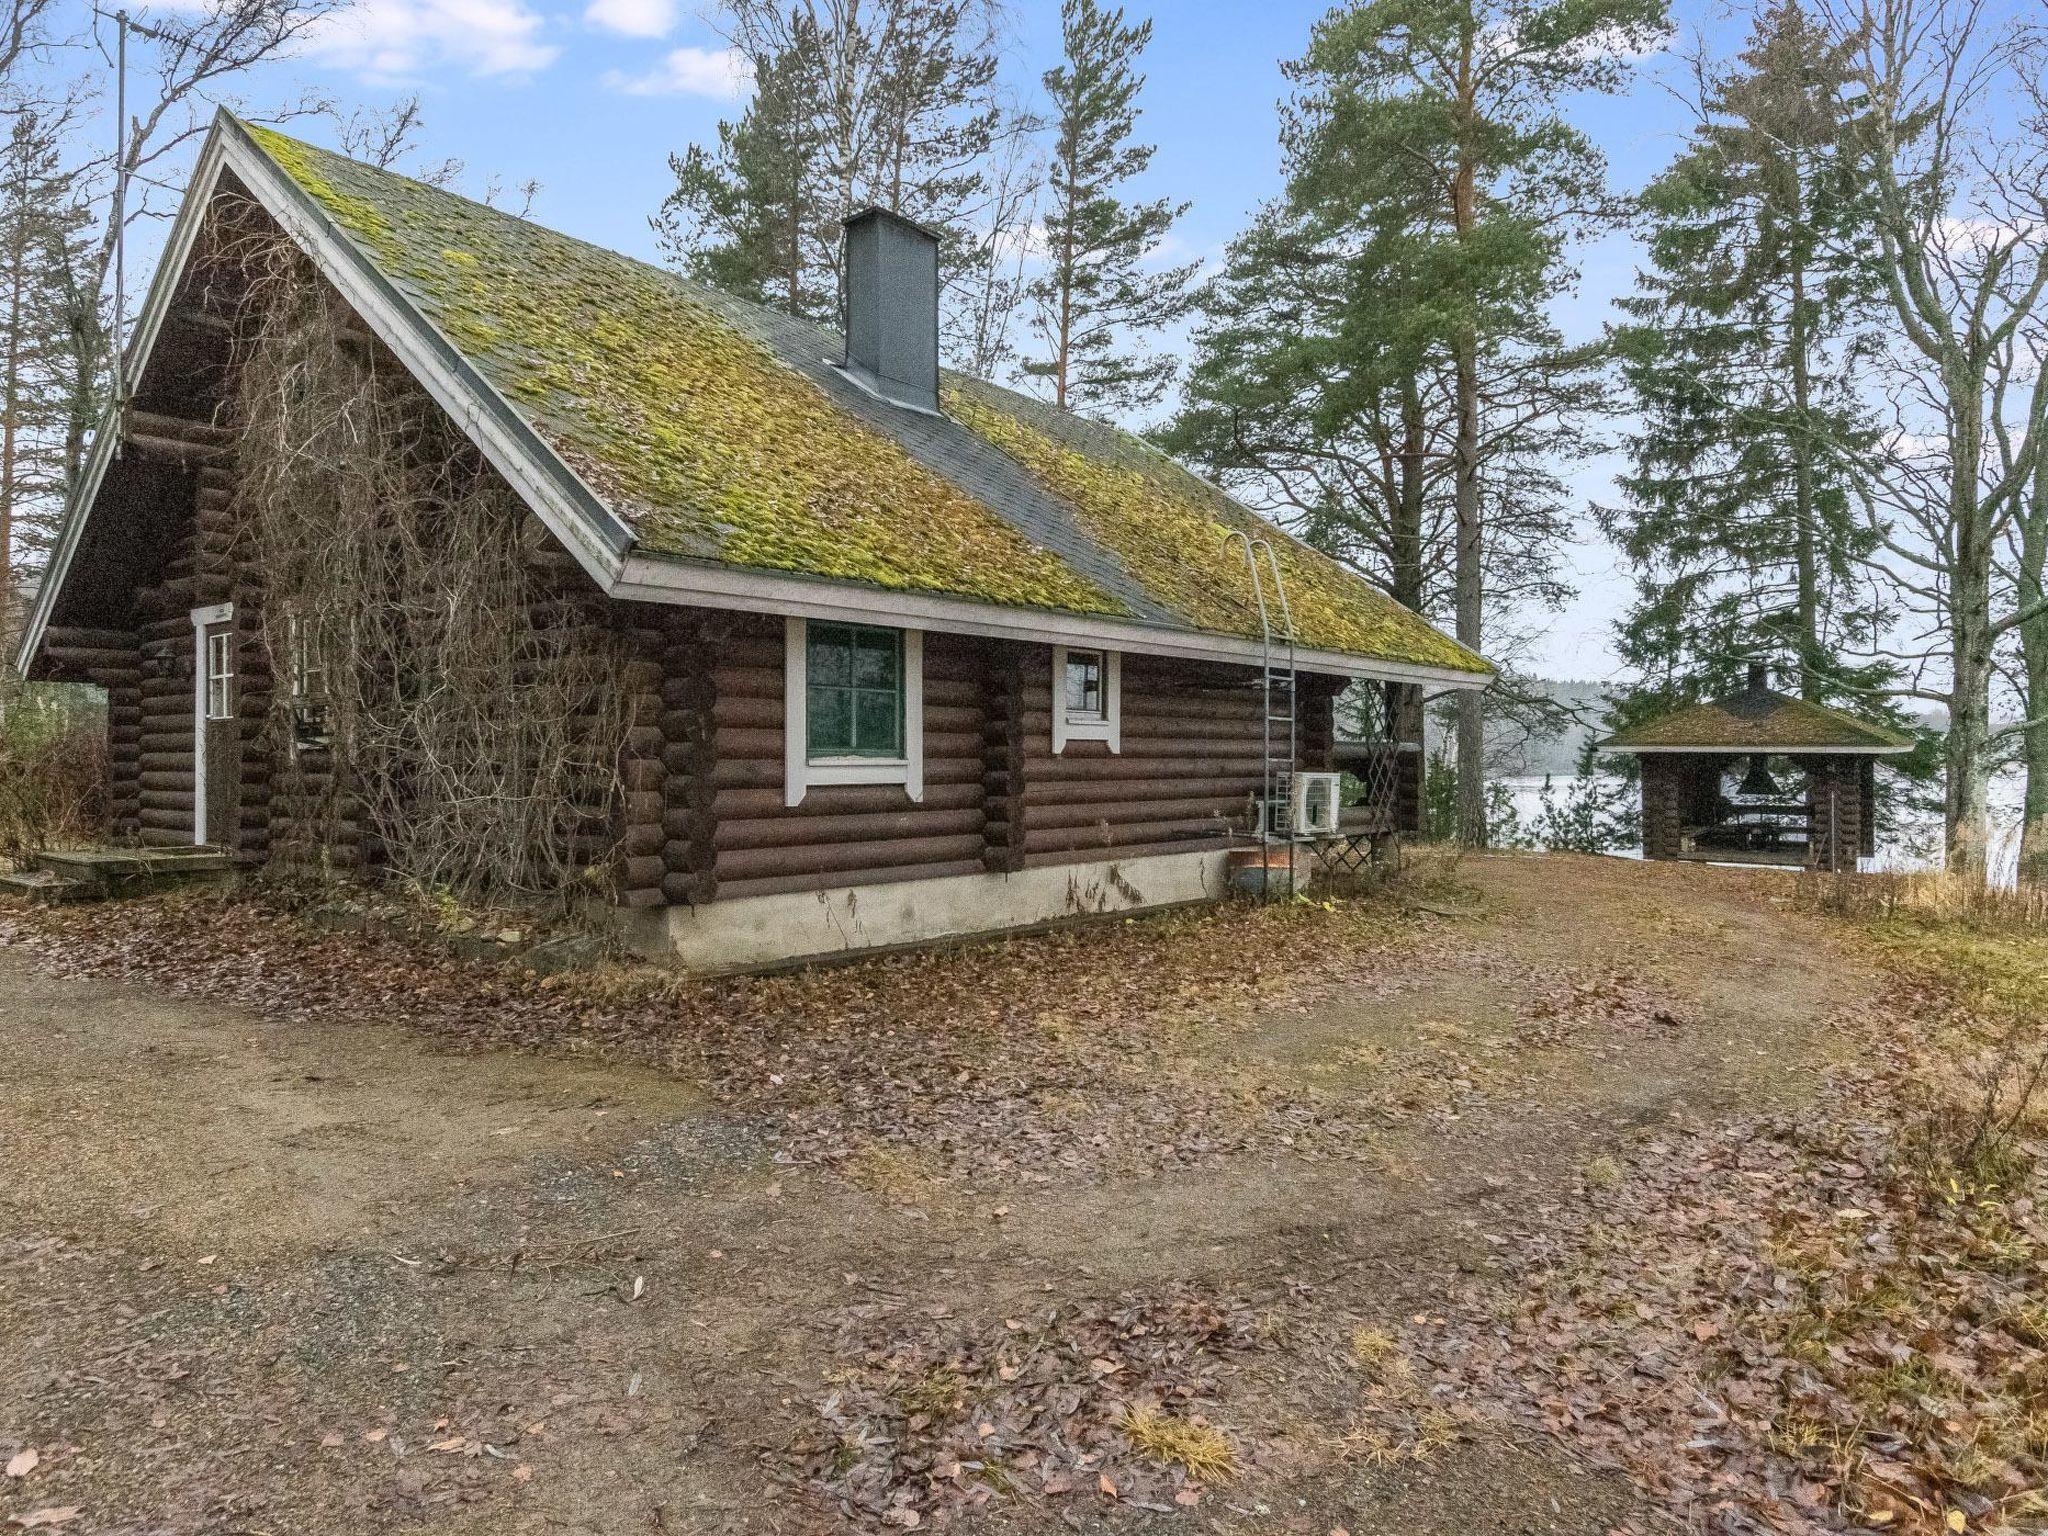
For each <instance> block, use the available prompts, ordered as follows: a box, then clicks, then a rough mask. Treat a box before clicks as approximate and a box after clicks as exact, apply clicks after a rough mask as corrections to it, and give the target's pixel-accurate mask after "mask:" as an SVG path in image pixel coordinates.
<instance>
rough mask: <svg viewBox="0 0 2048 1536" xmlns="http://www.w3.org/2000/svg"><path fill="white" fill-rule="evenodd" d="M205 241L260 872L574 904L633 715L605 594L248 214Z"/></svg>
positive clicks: (592, 873)
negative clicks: (233, 284) (245, 615)
mask: <svg viewBox="0 0 2048 1536" xmlns="http://www.w3.org/2000/svg"><path fill="white" fill-rule="evenodd" d="M266 223H267V221H266ZM221 249H222V254H223V255H226V256H228V257H230V258H231V263H230V264H231V265H232V266H233V267H234V268H235V269H236V270H237V272H238V274H239V275H240V277H241V279H242V283H241V287H242V295H241V299H240V304H239V311H240V313H239V316H238V318H237V321H236V327H235V330H236V336H237V344H236V358H235V375H234V377H235V383H234V412H235V416H236V418H237V424H238V426H239V428H240V431H239V439H238V441H239V448H238V456H239V463H238V487H239V489H238V496H239V500H240V506H241V513H240V516H239V517H238V518H237V525H238V530H239V534H238V536H239V537H240V538H241V539H243V540H245V541H247V547H246V549H245V550H244V551H242V553H243V556H244V563H245V567H246V566H249V565H253V567H254V571H255V582H254V585H255V586H256V587H257V589H258V590H260V592H261V594H262V634H263V640H264V644H265V646H266V647H267V650H268V652H269V656H270V661H271V675H272V677H273V678H274V679H275V686H274V687H273V690H272V696H271V705H270V711H269V717H268V721H267V725H266V732H267V733H268V734H269V736H270V741H271V745H272V746H273V747H274V748H275V749H276V750H275V752H274V754H273V756H272V760H273V761H275V762H277V763H278V764H279V765H280V767H279V772H280V775H281V777H280V779H279V781H278V782H277V783H276V784H275V785H274V788H273V801H272V804H273V818H272V820H273V833H272V836H273V844H272V855H273V859H275V860H280V861H282V863H283V865H284V866H285V867H295V868H299V869H309V868H310V869H332V868H335V867H336V866H337V865H342V866H346V865H349V864H358V865H360V866H368V865H372V864H379V863H381V864H382V865H383V866H384V867H385V868H387V869H388V870H389V871H390V872H391V873H392V874H393V875H395V876H397V877H399V878H401V879H402V880H405V881H409V882H411V883H413V884H415V885H416V886H418V887H419V888H421V889H423V890H428V891H435V892H447V893H449V894H452V895H455V896H458V897H462V898H477V899H504V898H514V899H525V900H533V899H559V898H565V897H567V896H570V895H572V894H574V893H577V892H579V891H589V890H592V889H593V888H594V887H596V886H598V885H600V884H602V883H603V879H604V877H605V872H606V871H607V869H608V866H609V862H610V859H611V856H612V854H613V852H614V850H615V836H616V834H615V814H614V813H615V810H616V807H617V805H618V803H619V801H618V792H619V780H618V773H619V757H620V752H621V749H622V746H623V743H624V740H625V733H626V729H627V725H628V723H629V722H628V720H627V708H626V703H625V700H626V698H627V692H626V690H625V688H624V687H623V686H622V683H621V678H622V674H623V665H622V664H623V656H622V652H621V647H620V643H619V639H618V637H617V636H616V635H615V634H614V633H613V632H612V631H611V629H610V628H609V627H608V623H607V615H606V613H605V611H604V609H603V607H602V605H601V603H598V602H596V601H594V598H595V593H594V591H593V590H591V589H589V588H588V587H587V586H586V585H585V584H584V582H583V580H582V578H581V576H580V573H576V572H573V571H572V572H569V573H568V574H567V579H566V580H558V579H557V573H556V572H555V571H554V570H553V569H552V568H551V567H550V566H549V564H548V562H547V559H546V556H545V554H544V550H545V549H546V547H547V545H546V540H547V535H546V534H545V531H544V530H543V529H541V527H540V525H539V524H538V523H537V521H536V520H535V519H534V518H533V517H532V515H531V514H530V513H528V512H527V511H526V509H525V507H524V506H523V504H522V503H521V502H520V500H519V498H518V497H517V496H516V495H515V494H514V492H513V491H512V490H511V488H510V487H509V486H508V485H507V484H506V483H505V482H504V481H503V480H502V479H501V478H500V477H499V476H498V475H497V473H496V472H495V471H494V470H493V469H492V468H491V466H490V465H489V464H488V463H486V462H485V460H484V458H483V456H482V455H481V454H480V453H479V452H478V451H477V449H476V448H475V446H474V445H473V444H472V443H471V442H470V441H469V440H468V439H467V438H466V437H465V436H464V435H463V434H462V433H461V432H460V430H459V429H458V428H457V427H456V426H455V424H454V423H453V422H452V421H450V420H449V418H448V417H447V416H446V415H445V413H443V411H442V410H441V409H440V407H439V406H438V405H437V404H436V403H435V402H434V401H433V400H432V399H431V398H430V397H429V396H428V395H427V394H426V392H425V391H424V389H422V388H421V386H420V385H419V384H418V383H417V381H415V380H414V379H413V378H412V376H411V375H410V374H409V373H408V372H407V371H406V370H405V369H404V368H402V367H401V366H400V365H399V364H398V362H397V361H396V360H395V359H394V358H393V357H392V356H391V355H390V354H389V353H388V352H386V351H385V349H384V348H383V347H382V345H381V344H379V343H378V342H377V341H376V340H375V339H374V338H373V337H372V336H371V335H370V334H369V333H368V331H367V330H366V329H365V328H364V327H363V325H362V322H361V321H360V320H358V319H357V318H356V316H355V314H354V312H353V311H352V310H351V309H350V308H349V307H348V305H347V304H346V303H345V302H344V301H343V300H342V298H341V297H340V296H339V295H338V294H337V293H336V292H335V291H334V290H333V288H331V287H330V286H329V285H328V284H327V283H326V282H325V281H324V280H323V279H321V278H320V276H319V275H318V274H317V273H316V272H315V271H314V270H313V269H312V267H311V266H310V264H309V263H308V262H307V260H306V259H305V257H304V256H303V255H302V254H301V253H299V252H298V251H297V250H296V249H295V248H294V247H292V246H291V245H290V244H289V243H288V242H286V241H284V240H283V239H282V238H281V237H280V236H278V235H277V234H276V232H275V230H274V229H272V228H268V227H266V226H263V225H255V224H253V223H252V224H251V225H249V226H248V229H247V232H245V233H243V234H242V235H240V236H239V237H235V236H224V237H223V239H222V247H221ZM351 850H354V851H355V853H352V852H351ZM356 854H359V855H360V857H357V856H356Z"/></svg>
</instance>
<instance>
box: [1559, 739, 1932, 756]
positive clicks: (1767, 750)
mask: <svg viewBox="0 0 2048 1536" xmlns="http://www.w3.org/2000/svg"><path fill="white" fill-rule="evenodd" d="M1593 750H1594V751H1595V752H1633V753H1635V754H1636V755H1637V756H1638V757H1650V756H1654V755H1657V754H1659V753H1662V754H1664V755H1666V756H1687V757H1705V756H1707V755H1708V754H1710V753H1718V754H1720V755H1722V756H1725V757H1754V756H1756V754H1757V753H1759V752H1761V753H1763V754H1764V756H1766V757H1897V756H1899V755H1900V754H1901V753H1905V752H1910V751H1912V750H1913V747H1912V744H1911V743H1910V742H1909V743H1908V744H1907V745H1905V746H1903V747H1731V746H1728V745H1726V744H1725V743H1717V744H1716V745H1714V746H1699V747H1610V746H1596V747H1594V749H1593Z"/></svg>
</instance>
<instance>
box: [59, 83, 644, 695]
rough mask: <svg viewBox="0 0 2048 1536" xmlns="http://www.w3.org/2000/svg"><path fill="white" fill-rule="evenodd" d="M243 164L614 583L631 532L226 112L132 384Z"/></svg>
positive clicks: (505, 468) (72, 533)
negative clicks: (226, 178)
mask: <svg viewBox="0 0 2048 1536" xmlns="http://www.w3.org/2000/svg"><path fill="white" fill-rule="evenodd" d="M224 168H225V169H228V170H232V171H233V172H234V173H235V175H236V176H237V177H238V178H239V179H240V180H241V182H242V185H243V186H245V187H247V188H248V189H249V192H250V194H251V195H252V196H253V197H254V198H255V199H256V201H257V202H258V203H260V204H261V205H262V206H263V209H264V211H265V212H267V213H268V214H269V215H270V216H271V217H272V218H273V219H275V220H276V221H277V222H278V225H279V227H280V228H282V229H283V230H284V231H285V232H286V234H287V235H288V236H290V237H291V238H292V239H293V240H294V241H295V242H296V243H297V244H298V245H299V247H300V248H301V249H302V250H304V251H305V252H306V254H307V255H308V256H310V257H311V258H312V260H313V264H314V266H315V267H316V268H318V269H319V271H320V274H321V275H322V276H323V277H325V278H326V279H327V280H328V281H329V282H330V283H332V284H333V285H334V287H335V290H336V291H337V292H339V293H340V294H341V296H342V297H343V298H344V299H346V300H347V301H348V303H349V305H350V307H351V308H353V309H354V310H355V312H356V313H357V314H358V315H360V316H361V317H362V319H363V321H364V323H365V324H367V325H368V326H369V327H370V329H371V330H372V331H373V332H374V333H375V334H376V336H377V337H378V339H379V340H381V341H382V342H383V343H384V344H385V345H386V346H388V347H389V348H391V351H392V353H393V355H395V356H396V357H397V358H398V360H399V362H400V363H401V364H402V365H403V366H404V367H405V369H406V371H407V372H408V373H410V374H411V375H412V376H413V377H414V378H415V379H417V380H419V382H420V383H421V385H423V386H424V387H425V389H426V391H427V393H428V394H429V395H431V396H432V397H433V399H434V402H435V403H436V404H437V405H439V406H440V407H441V408H442V409H443V410H444V411H446V412H447V413H448V415H449V417H450V419H451V420H453V421H454V422H455V423H456V424H457V426H459V427H460V428H461V429H462V431H463V432H464V433H465V434H466V435H467V436H468V437H469V439H470V440H471V441H472V442H474V443H475V444H476V445H477V447H478V448H479V449H480V450H481V451H482V453H483V455H484V457H485V458H486V459H488V460H489V461H490V463H491V465H492V467H493V468H494V469H496V470H497V471H498V472H499V473H500V474H501V475H503V476H504V477H505V479H506V481H507V483H508V484H510V485H511V486H512V488H513V489H514V490H515V491H517V492H518V493H519V496H520V499H521V500H522V501H524V502H525V503H526V505H527V506H529V507H531V508H532V509H533V512H534V514H535V516H537V517H539V518H540V520H541V522H542V523H544V524H545V525H546V526H547V529H548V531H549V532H550V533H552V534H554V536H555V537H556V539H558V540H559V541H560V542H561V544H562V547H563V548H565V549H567V550H568V551H569V552H570V553H571V554H572V555H574V556H575V557H576V560H577V562H578V563H579V564H580V565H581V566H582V567H583V568H584V570H586V571H587V572H588V573H589V574H590V576H591V579H592V580H593V581H595V582H596V583H597V584H598V585H599V586H600V587H603V588H607V589H609V588H610V586H611V585H612V583H613V582H614V581H615V580H616V579H617V577H618V574H619V567H620V563H621V561H622V560H623V558H624V555H625V551H626V549H627V548H628V547H629V546H630V544H631V541H632V531H631V530H630V529H629V528H627V527H626V525H625V524H624V523H623V522H621V521H620V520H619V519H618V517H617V516H616V515H615V514H614V513H613V512H612V511H611V509H610V508H609V507H607V506H606V505H605V504H604V502H603V500H602V499H601V498H599V497H598V495H597V494H596V492H594V491H592V490H591V489H590V487H589V486H587V485H585V484H584V483H583V482H582V480H581V478H580V477H578V476H577V475H576V474H575V472H574V471H573V470H571V469H570V468H569V467H568V466H567V465H566V464H564V463H563V462H562V460H561V459H560V457H559V456H557V455H556V454H555V453H554V452H553V450H552V449H550V448H548V446H547V445H546V444H545V443H544V442H543V441H542V440H541V439H540V437H539V435H538V434H537V433H535V432H534V431H533V429H532V427H530V426H529V425H528V424H527V423H526V421H525V419H524V418H523V417H521V416H520V415H519V413H518V412H517V411H516V410H514V409H513V408H512V406H511V404H510V403H509V402H508V401H506V400H505V398H504V397H503V396H502V395H501V394H499V393H498V391H497V390H496V389H495V388H494V387H492V385H491V384H490V382H489V381H488V380H486V379H485V378H484V377H483V376H482V375H481V374H479V373H478V372H477V371H476V370H475V369H474V368H473V367H471V366H470V364H469V363H468V362H467V361H466V360H465V359H464V358H463V357H462V355H461V353H460V352H459V351H458V350H457V349H456V347H455V346H454V345H453V343H451V342H450V341H449V340H448V339H447V338H446V337H445V336H443V335H441V333H440V332H439V331H438V330H437V329H435V327H434V326H433V325H432V323H431V322H429V321H428V320H427V318H426V316H424V315H422V314H421V313H420V312H419V310H418V309H417V308H416V307H415V306H414V305H413V304H412V303H411V302H410V301H409V300H408V299H407V298H406V297H405V296H404V294H402V293H400V292H399V291H398V289H397V288H396V287H394V286H393V285H392V283H391V282H390V280H389V279H387V278H386V277H385V276H384V275H383V274H382V273H380V272H379V271H377V269H376V267H375V265H374V264H373V263H371V262H370V261H369V260H368V259H367V258H366V257H365V256H364V255H363V254H362V252H360V251H359V250H357V249H356V247H355V245H354V244H353V242H351V241H350V240H349V239H348V238H347V237H346V236H344V235H342V234H341V233H340V232H339V231H338V230H336V229H335V228H334V226H333V224H332V221H331V220H330V219H329V218H328V216H327V214H326V213H325V211H324V210H319V209H318V208H317V205H316V204H314V203H313V202H312V200H311V199H310V198H308V197H307V196H306V195H305V194H304V193H303V192H302V191H301V190H300V189H299V188H298V186H297V185H296V184H295V183H293V182H292V181H291V179H290V178H289V177H287V176H286V175H284V173H283V172H281V171H279V170H278V168H277V167H276V166H275V165H274V164H272V163H271V160H270V157H269V156H267V155H265V154H264V153H263V152H262V150H260V149H258V148H257V147H256V145H255V143H254V142H253V141H252V140H250V138H249V137H248V135H247V134H246V133H245V132H243V130H242V129H241V127H240V126H239V125H238V124H237V123H235V122H234V120H233V119H232V118H231V117H229V116H228V114H227V113H226V112H225V111H223V112H221V113H220V114H219V115H218V116H216V117H215V119H214V123H213V127H212V129H211V130H210V131H209V132H208V134H207V137H206V143H205V145H204V146H203V147H202V148H201V150H200V153H199V160H198V163H197V164H196V165H195V166H194V168H193V172H192V179H191V182H190V184H189V186H188V187H187V190H186V193H185V201H184V203H183V204H182V205H181V206H180V207H179V209H178V216H177V220H176V222H175V223H174V224H173V225H172V230H171V237H170V240H169V241H168V242H167V244H166V245H165V248H164V254H163V259H162V260H161V262H160V263H159V264H158V266H157V271H156V277H155V278H154V279H153V280H152V282H151V284H150V290H149V297H148V299H147V300H145V302H144V304H143V308H142V311H141V313H140V314H139V315H138V316H137V317H136V326H135V331H134V334H133V335H132V337H131V338H130V341H129V345H128V352H127V364H126V367H125V368H124V370H123V376H124V377H125V378H126V379H127V380H128V381H129V383H130V387H131V388H132V387H133V385H134V382H135V381H136V380H139V379H140V378H141V377H142V376H143V372H144V370H145V369H146V368H147V366H148V363H149V355H150V351H151V349H152V348H153V347H154V346H155V344H156V338H157V335H158V333H159V331H161V329H162V327H163V322H164V317H165V315H166V314H168V313H169V310H170V306H171V300H172V298H173V296H174V295H175V294H176V292H177V288H178V283H179V280H180V279H181V278H182V276H183V275H184V270H185V263H186V261H187V259H188V258H189V257H190V255H191V252H192V245H193V242H194V241H195V240H196V239H197V238H198V234H199V230H200V227H201V225H202V224H203V222H204V220H205V217H206V211H207V209H208V208H209V207H210V206H211V205H212V202H213V196H214V193H215V192H216V191H217V190H218V188H219V184H220V176H221V171H222V170H223V169H224ZM119 404H120V403H119V402H118V401H117V402H115V405H114V407H113V409H111V410H110V411H109V413H108V416H107V418H106V420H105V421H104V422H103V423H102V424H101V427H100V430H99V433H98V434H97V436H96V437H95V439H94V442H93V450H92V454H91V457H90V459H89V460H88V468H87V473H86V475H85V477H84V479H83V480H82V481H81V483H80V487H79V494H78V495H77V496H75V497H74V498H73V500H72V504H71V506H70V507H68V508H67V509H66V511H65V516H64V525H63V528H62V530H61V531H60V533H59V536H58V542H57V547H56V548H55V549H54V550H53V551H52V552H51V558H50V561H49V564H48V567H47V569H46V574H45V578H44V581H43V585H42V589H41V591H40V592H39V593H38V595H37V599H36V607H35V611H34V612H33V614H32V615H31V616H30V621H29V623H28V624H27V625H26V626H25V627H24V629H23V631H22V644H21V649H20V652H19V657H20V660H21V661H22V662H23V663H24V664H25V663H26V662H27V661H28V659H29V658H31V657H32V656H34V654H35V651H36V647H37V646H38V645H40V644H41V643H42V636H43V631H44V629H45V628H46V627H47V625H48V622H49V615H50V612H51V611H52V608H53V607H54V605H55V603H56V599H57V595H58V593H59V592H60V591H61V590H62V587H63V584H64V580H65V577H66V575H67V574H68V572H69V569H70V564H71V558H72V555H73V554H74V552H75V551H76V549H77V546H78V542H79V539H80V537H81V536H82V534H83V532H84V529H85V523H86V519H87V516H88V515H89V514H90V511H91V508H92V506H93V503H94V502H95V500H96V499H97V498H98V495H99V490H100V485H101V482H102V481H103V479H104V478H105V475H106V471H107V468H108V465H109V464H110V462H111V460H112V459H113V457H114V456H115V455H117V454H118V452H119V439H120V432H119Z"/></svg>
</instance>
